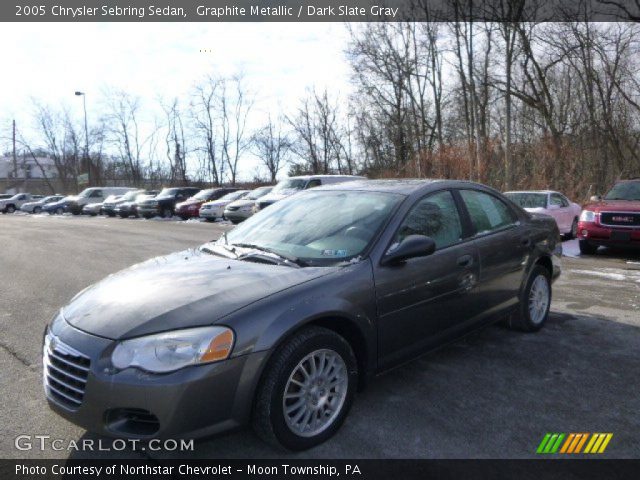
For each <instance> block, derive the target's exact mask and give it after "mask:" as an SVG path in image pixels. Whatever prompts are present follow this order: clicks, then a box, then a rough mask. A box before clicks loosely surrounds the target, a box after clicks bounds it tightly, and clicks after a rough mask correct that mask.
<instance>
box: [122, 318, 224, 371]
mask: <svg viewBox="0 0 640 480" xmlns="http://www.w3.org/2000/svg"><path fill="white" fill-rule="evenodd" d="M232 348H233V331H232V330H231V329H229V328H226V327H201V328H189V329H186V330H176V331H173V332H165V333H160V334H156V335H149V336H146V337H140V338H134V339H132V340H125V341H123V342H120V343H119V344H118V346H117V347H116V348H115V350H114V351H113V354H112V355H111V362H112V363H113V365H114V367H116V368H118V369H120V370H122V369H125V368H128V367H138V368H140V369H142V370H146V371H148V372H156V373H164V372H172V371H174V370H178V369H180V368H183V367H186V366H188V365H199V364H203V363H211V362H217V361H220V360H225V359H226V358H228V357H229V355H230V354H231V349H232Z"/></svg>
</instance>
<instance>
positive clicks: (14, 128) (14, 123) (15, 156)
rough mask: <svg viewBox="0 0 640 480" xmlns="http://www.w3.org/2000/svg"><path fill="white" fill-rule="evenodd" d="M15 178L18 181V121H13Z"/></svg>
mask: <svg viewBox="0 0 640 480" xmlns="http://www.w3.org/2000/svg"><path fill="white" fill-rule="evenodd" d="M12 138H13V176H14V178H15V179H16V180H17V179H18V156H17V154H16V121H15V120H13V135H12Z"/></svg>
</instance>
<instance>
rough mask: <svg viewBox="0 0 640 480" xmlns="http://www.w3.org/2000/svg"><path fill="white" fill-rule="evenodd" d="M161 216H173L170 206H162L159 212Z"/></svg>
mask: <svg viewBox="0 0 640 480" xmlns="http://www.w3.org/2000/svg"><path fill="white" fill-rule="evenodd" d="M161 216H162V218H171V217H173V211H172V210H171V209H170V208H163V209H162V213H161Z"/></svg>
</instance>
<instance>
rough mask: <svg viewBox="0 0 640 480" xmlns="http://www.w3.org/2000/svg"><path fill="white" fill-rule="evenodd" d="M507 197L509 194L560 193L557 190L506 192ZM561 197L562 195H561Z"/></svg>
mask: <svg viewBox="0 0 640 480" xmlns="http://www.w3.org/2000/svg"><path fill="white" fill-rule="evenodd" d="M504 193H505V195H506V194H507V193H560V192H557V191H555V190H509V191H508V192H504ZM560 195H562V194H561V193H560Z"/></svg>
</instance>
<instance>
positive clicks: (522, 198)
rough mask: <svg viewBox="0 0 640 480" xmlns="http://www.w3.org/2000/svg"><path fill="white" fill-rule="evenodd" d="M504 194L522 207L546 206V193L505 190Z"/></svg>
mask: <svg viewBox="0 0 640 480" xmlns="http://www.w3.org/2000/svg"><path fill="white" fill-rule="evenodd" d="M505 196H506V197H507V198H508V199H509V200H511V201H512V202H513V203H515V204H516V205H518V206H519V207H522V208H547V194H546V193H537V192H507V193H505Z"/></svg>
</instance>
